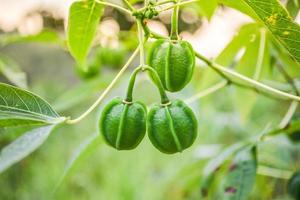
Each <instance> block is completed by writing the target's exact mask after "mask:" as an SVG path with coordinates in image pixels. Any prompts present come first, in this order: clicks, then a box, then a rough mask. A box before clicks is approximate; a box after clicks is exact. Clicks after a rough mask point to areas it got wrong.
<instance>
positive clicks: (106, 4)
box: [95, 0, 132, 15]
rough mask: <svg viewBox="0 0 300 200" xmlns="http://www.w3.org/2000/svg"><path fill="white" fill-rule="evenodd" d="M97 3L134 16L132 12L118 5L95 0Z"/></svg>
mask: <svg viewBox="0 0 300 200" xmlns="http://www.w3.org/2000/svg"><path fill="white" fill-rule="evenodd" d="M95 2H97V3H99V4H102V5H105V6H110V7H113V8H116V9H119V10H122V11H124V12H126V13H127V14H129V15H132V12H131V11H130V10H127V9H126V8H123V7H121V6H119V5H116V4H114V3H109V2H104V1H99V0H95Z"/></svg>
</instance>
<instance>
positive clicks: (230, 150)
mask: <svg viewBox="0 0 300 200" xmlns="http://www.w3.org/2000/svg"><path fill="white" fill-rule="evenodd" d="M247 145H249V144H248V143H247V142H240V143H235V144H233V145H231V146H229V147H227V148H226V149H224V150H223V151H222V153H220V154H219V155H218V156H217V157H216V158H214V159H212V160H210V161H209V162H208V163H207V165H206V166H205V168H204V171H203V173H204V175H206V176H208V175H210V174H212V173H213V172H214V171H215V170H217V168H218V167H220V166H221V165H222V164H223V163H224V162H225V161H226V160H227V159H228V158H229V157H230V156H231V155H232V154H234V153H235V152H237V151H239V150H240V149H242V148H244V147H245V146H247Z"/></svg>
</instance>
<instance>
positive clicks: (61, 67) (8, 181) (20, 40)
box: [0, 0, 300, 200]
mask: <svg viewBox="0 0 300 200" xmlns="http://www.w3.org/2000/svg"><path fill="white" fill-rule="evenodd" d="M113 2H115V3H118V4H121V2H119V1H113ZM71 3H72V1H61V0H23V1H17V0H0V38H1V39H0V41H1V42H0V44H1V46H0V56H1V57H2V58H5V59H7V60H9V61H10V63H11V67H12V69H13V71H14V72H17V73H16V74H17V75H14V76H13V77H11V76H9V73H10V72H9V71H5V70H3V71H2V73H3V74H2V75H0V80H1V81H2V82H7V83H12V84H17V85H18V86H22V87H25V88H28V89H29V90H30V91H33V92H35V93H37V94H39V95H40V96H42V97H43V98H45V99H46V100H47V101H48V102H50V104H51V105H53V106H54V108H55V109H56V110H57V111H58V112H59V113H61V114H63V115H67V116H73V117H75V116H78V115H80V113H82V112H83V111H85V110H86V109H87V108H88V107H89V105H90V104H91V103H92V102H93V101H94V100H95V99H96V98H97V96H98V95H99V94H101V91H102V90H103V89H104V88H105V87H106V86H107V85H108V84H109V82H110V81H111V80H112V79H113V77H114V76H115V75H116V73H117V72H118V70H119V69H120V67H122V65H123V64H124V63H125V61H126V59H127V58H128V57H129V55H130V53H132V50H133V49H134V48H135V47H136V45H137V36H136V32H135V31H136V27H135V24H134V21H132V19H131V18H130V17H127V16H125V15H124V13H121V12H119V11H117V10H115V9H112V8H106V9H105V14H104V16H103V17H102V19H101V23H100V24H99V27H98V31H97V37H96V41H95V47H94V48H93V50H92V52H91V54H90V58H89V61H90V66H92V67H94V69H95V71H93V72H91V74H89V75H86V74H82V73H81V72H80V71H78V66H76V63H75V61H74V60H73V58H72V57H71V56H70V54H69V53H68V51H67V50H66V44H65V41H64V38H65V29H66V24H67V18H68V9H69V6H70V5H71ZM208 11H209V12H208ZM170 14H171V13H170V12H164V13H163V14H161V15H160V16H158V17H157V18H155V19H153V20H150V21H149V22H148V23H149V26H150V28H151V29H152V30H154V31H156V32H158V33H161V34H164V35H168V31H169V29H170V24H169V23H170ZM296 21H298V22H299V21H300V17H298V18H296ZM251 22H253V20H252V19H251V18H250V17H248V16H246V15H245V14H242V13H241V12H239V11H236V10H234V9H231V8H228V7H225V6H219V7H218V8H217V9H214V10H212V11H211V10H207V9H205V8H203V7H201V6H199V5H198V4H194V6H186V7H183V8H182V9H181V11H180V25H179V27H180V35H181V36H182V37H183V39H185V40H188V41H190V42H191V44H192V45H193V47H194V48H195V49H196V50H197V51H199V52H201V53H202V54H204V55H206V56H207V57H209V58H215V57H217V56H218V55H219V54H220V53H221V52H222V50H223V49H224V48H225V47H226V45H227V44H228V43H229V42H230V41H231V40H232V38H233V37H234V36H235V35H236V34H237V32H238V30H239V29H240V27H241V26H243V25H245V24H247V23H251ZM40 33H43V34H45V35H46V37H41V38H40V39H37V37H32V39H30V37H31V36H36V35H38V34H40ZM45 38H46V39H45ZM147 47H149V45H147ZM137 65H138V59H137V60H135V61H134V63H133V64H132V65H131V68H130V69H129V70H128V72H127V73H126V74H125V75H124V76H123V78H122V79H121V80H120V81H119V82H118V84H117V86H116V87H114V89H113V90H112V92H110V94H109V95H108V97H107V98H106V99H105V102H103V103H102V104H101V106H99V107H98V108H97V110H96V111H95V112H93V113H92V114H91V115H89V116H88V117H87V118H86V119H84V120H83V121H82V122H80V123H78V124H76V125H73V126H71V125H63V126H60V127H57V128H56V129H55V131H54V132H53V134H51V136H50V138H49V140H48V141H47V142H46V143H45V144H44V145H43V146H42V147H41V148H40V149H38V150H37V151H36V152H34V153H33V154H32V155H30V156H29V157H27V158H26V159H24V160H23V161H21V162H20V163H18V164H16V165H14V166H13V167H12V168H10V169H9V170H7V171H6V172H5V173H3V174H1V175H0V199H3V200H6V199H7V200H10V199H11V200H13V199H15V200H34V199H61V200H65V199H72V200H73V199H74V200H83V199H105V200H114V199H122V200H123V199H124V200H134V199H136V200H144V199H145V200H156V199H162V200H177V199H178V200H179V199H201V195H203V192H204V191H203V190H202V188H201V184H202V183H203V180H204V179H203V170H204V169H205V166H206V164H207V163H208V161H209V160H210V159H213V158H215V157H216V156H217V155H218V154H220V152H222V150H223V149H224V148H225V147H227V146H229V145H232V144H234V143H237V142H239V141H242V140H245V139H248V138H251V137H254V136H256V135H259V134H261V132H262V131H263V130H264V129H265V128H266V125H276V124H278V123H279V122H280V120H281V118H282V117H283V115H284V114H285V112H286V110H287V108H288V106H289V104H288V102H282V101H278V100H276V99H273V98H270V97H266V96H263V95H257V97H256V100H255V102H253V103H251V106H250V105H248V104H247V101H245V98H247V97H248V96H247V95H248V93H255V92H253V91H248V90H245V91H244V93H246V95H245V96H241V95H240V96H239V97H238V99H240V100H242V102H243V103H242V105H241V103H237V102H241V101H239V100H237V97H236V95H235V93H236V87H234V86H230V87H226V88H224V89H222V90H220V91H218V92H217V93H215V94H213V95H211V96H208V97H205V98H203V99H201V101H195V102H193V103H191V104H190V106H191V107H192V109H193V110H194V112H195V113H196V115H197V118H198V122H199V135H198V137H197V139H196V141H195V143H194V145H193V146H192V147H191V148H189V149H187V150H186V151H184V152H183V153H180V154H176V155H164V154H162V153H160V152H159V151H157V150H156V149H155V148H154V147H153V146H152V145H151V144H150V142H149V140H148V138H147V137H145V139H144V140H143V142H142V143H141V144H140V145H139V146H138V148H136V149H135V150H133V151H126V152H123V151H122V152H118V151H116V150H114V149H112V148H110V147H108V146H107V145H106V144H104V142H103V140H102V138H101V137H97V136H98V135H97V133H98V118H99V115H100V112H101V109H102V106H103V105H105V103H106V102H107V101H108V100H109V99H111V98H112V97H115V96H123V95H124V94H125V92H126V87H127V81H128V78H129V76H130V71H132V69H133V68H134V67H135V66H137ZM197 65H198V67H197V68H196V70H195V75H194V77H193V80H192V83H191V84H189V86H188V87H187V88H185V89H184V90H183V91H181V92H180V93H176V94H170V96H171V97H172V98H182V99H186V98H188V97H190V96H193V95H194V94H196V93H197V92H199V91H201V90H203V89H204V88H207V86H208V85H207V84H206V82H205V81H206V80H208V79H209V78H207V77H206V78H204V77H205V74H211V73H212V72H211V71H210V70H209V69H207V68H205V67H203V66H202V64H201V63H198V64H197ZM0 71H1V70H0ZM7 74H8V75H7ZM295 79H296V80H297V81H298V82H297V83H299V81H300V80H299V77H295ZM220 80H221V78H220ZM281 80H282V79H279V81H281ZM264 81H268V80H264ZM278 86H280V87H285V85H284V84H279V85H278ZM134 96H135V98H136V99H137V100H141V101H144V102H145V103H146V104H147V105H151V104H153V103H155V102H157V101H159V96H158V92H157V90H156V88H155V87H154V86H153V84H152V83H151V81H149V79H148V77H147V75H146V74H142V75H140V76H139V77H138V80H137V84H136V87H135V92H134ZM237 105H238V106H237ZM297 116H300V112H299V111H298V112H296V117H297ZM23 131H24V128H23V127H22V128H18V127H16V128H11V129H6V130H2V129H0V133H3V134H0V147H3V146H5V145H6V144H8V143H9V142H10V141H11V140H12V139H14V138H16V137H17V136H18V135H20V134H21V133H22V132H23ZM95 137H97V139H96V140H93V142H92V144H91V145H90V146H89V147H88V148H87V149H86V150H85V152H84V154H83V155H81V156H80V157H79V159H78V160H76V161H75V162H74V163H73V160H72V158H73V157H74V155H76V152H79V151H80V149H83V148H84V146H85V144H87V143H89V141H91V140H92V139H93V138H95ZM261 148H262V149H261V151H260V152H261V153H260V158H259V159H260V161H261V162H265V163H267V164H268V165H270V166H276V167H279V168H281V169H285V170H294V169H296V168H297V163H298V160H299V158H298V156H299V155H298V154H297V152H298V151H299V146H298V145H296V144H291V142H290V141H289V140H288V139H287V138H286V137H285V136H278V137H275V138H273V139H272V140H269V141H266V142H265V144H264V145H263V147H261ZM68 166H71V170H70V171H68V173H65V171H66V169H68ZM250 199H253V200H254V199H255V200H260V199H261V200H267V199H278V200H284V199H289V197H288V195H287V194H286V180H284V179H279V178H274V177H268V176H263V175H259V174H258V176H257V178H256V185H255V187H254V189H253V191H252V193H251V197H250Z"/></svg>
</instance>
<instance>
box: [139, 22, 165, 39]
mask: <svg viewBox="0 0 300 200" xmlns="http://www.w3.org/2000/svg"><path fill="white" fill-rule="evenodd" d="M142 26H143V30H144V32H145V33H146V35H148V36H149V37H151V38H155V39H168V37H166V36H163V35H160V34H158V33H155V32H153V31H151V30H150V29H149V27H148V26H147V25H145V24H144V23H142Z"/></svg>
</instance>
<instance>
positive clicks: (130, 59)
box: [66, 47, 139, 124]
mask: <svg viewBox="0 0 300 200" xmlns="http://www.w3.org/2000/svg"><path fill="white" fill-rule="evenodd" d="M138 52H139V47H138V48H137V49H136V50H135V51H134V52H133V54H132V55H131V56H130V58H129V59H128V61H127V62H126V64H125V65H124V66H123V68H122V69H121V70H120V71H119V73H118V74H117V75H116V77H115V78H114V79H113V80H112V82H111V83H110V84H109V86H108V87H107V88H106V89H105V90H104V92H103V93H102V94H101V95H100V97H99V98H98V99H97V100H96V101H95V103H93V105H91V107H89V109H87V110H86V111H85V112H84V113H83V114H82V115H80V116H79V117H77V118H76V119H73V120H72V119H68V120H67V121H66V123H67V124H76V123H77V122H79V121H81V120H82V119H83V118H85V117H86V116H87V115H88V114H90V112H92V111H93V110H94V109H95V108H96V107H97V106H98V105H99V104H100V103H101V102H102V100H103V99H104V97H106V95H107V94H108V93H109V91H110V90H111V89H112V88H113V86H114V85H115V84H116V82H117V81H118V80H119V78H120V77H121V76H122V74H123V73H124V72H125V70H126V69H127V68H128V67H129V65H130V63H131V62H132V61H133V59H134V58H135V57H136V56H137V54H138Z"/></svg>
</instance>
